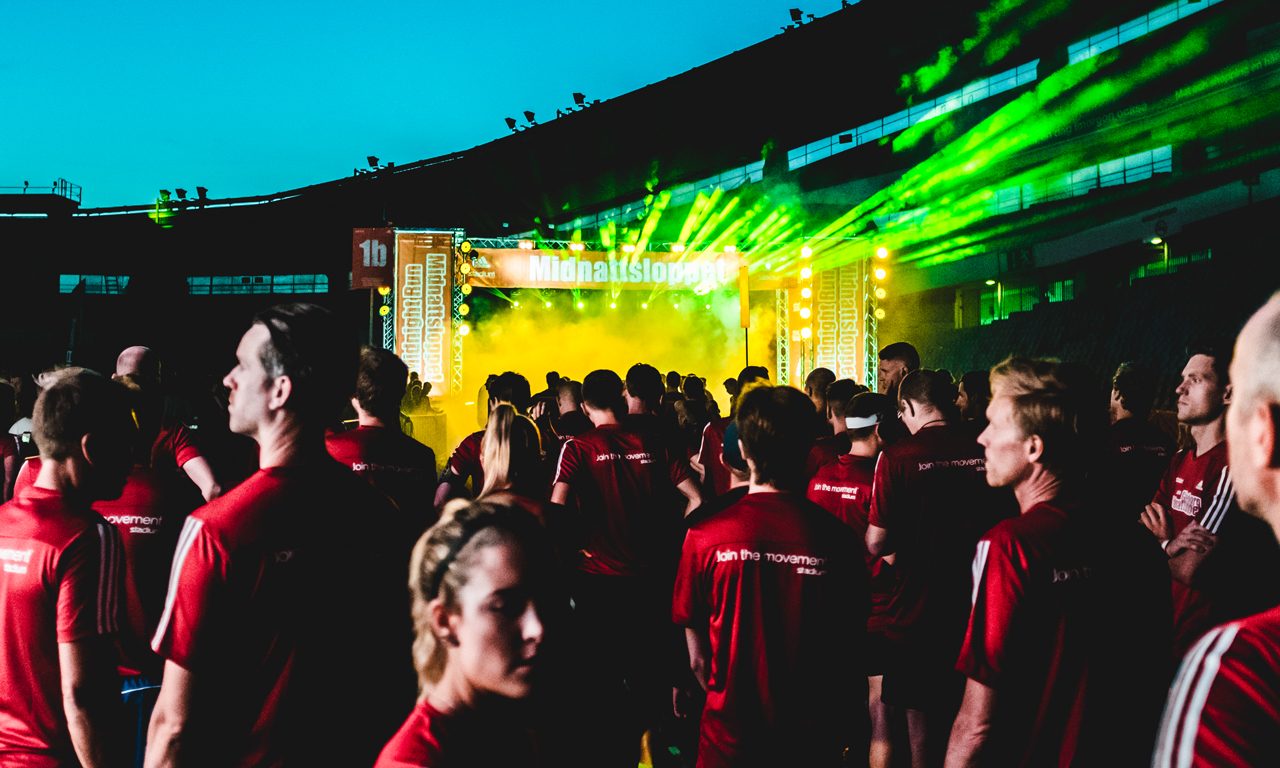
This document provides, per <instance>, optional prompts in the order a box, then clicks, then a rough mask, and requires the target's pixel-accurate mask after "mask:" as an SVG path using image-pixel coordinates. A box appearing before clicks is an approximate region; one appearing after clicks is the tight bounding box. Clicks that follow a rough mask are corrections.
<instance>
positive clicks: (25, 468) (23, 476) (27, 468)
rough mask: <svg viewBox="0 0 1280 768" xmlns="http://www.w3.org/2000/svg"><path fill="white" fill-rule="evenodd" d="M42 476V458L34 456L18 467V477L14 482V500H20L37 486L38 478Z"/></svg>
mask: <svg viewBox="0 0 1280 768" xmlns="http://www.w3.org/2000/svg"><path fill="white" fill-rule="evenodd" d="M39 474H40V457H39V456H32V457H31V458H29V459H27V460H26V461H24V462H22V466H20V467H18V477H17V479H15V480H14V482H13V498H15V499H16V498H18V496H20V495H22V494H23V493H25V492H26V491H27V489H28V488H32V487H34V486H35V484H36V476H37V475H39Z"/></svg>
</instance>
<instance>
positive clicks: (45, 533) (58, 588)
mask: <svg viewBox="0 0 1280 768" xmlns="http://www.w3.org/2000/svg"><path fill="white" fill-rule="evenodd" d="M123 570H124V560H123V557H122V553H121V550H120V539H119V536H118V535H117V534H116V530H115V528H113V527H112V526H111V525H110V524H108V523H107V522H106V521H105V520H103V519H102V518H101V517H99V516H98V515H97V514H95V513H94V512H93V511H91V510H88V509H77V508H74V507H71V506H69V505H67V503H66V502H65V501H64V500H63V498H62V496H61V495H60V494H58V493H57V492H56V491H50V490H45V489H43V488H29V489H27V490H26V491H25V492H24V493H23V495H22V497H21V498H18V499H16V500H14V501H10V502H9V503H7V504H5V505H3V506H0V681H3V682H0V764H3V765H22V766H42V767H43V766H51V767H52V766H64V765H76V764H77V762H76V757H75V752H74V750H73V748H72V746H71V738H70V735H69V734H68V731H67V721H66V716H65V715H64V713H63V709H62V690H61V687H60V684H59V682H60V680H61V666H60V665H59V662H58V643H70V642H75V641H77V640H84V639H87V638H91V637H95V636H99V635H111V634H114V633H115V632H116V629H117V622H118V615H119V599H120V581H121V577H122V575H123V573H122V572H123Z"/></svg>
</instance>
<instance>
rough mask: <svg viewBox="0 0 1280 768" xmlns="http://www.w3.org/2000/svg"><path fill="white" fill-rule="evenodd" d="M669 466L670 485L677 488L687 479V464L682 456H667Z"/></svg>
mask: <svg viewBox="0 0 1280 768" xmlns="http://www.w3.org/2000/svg"><path fill="white" fill-rule="evenodd" d="M668 459H669V460H670V464H671V484H672V485H675V486H678V485H680V484H681V483H683V482H684V481H685V480H688V479H689V462H688V460H687V459H685V458H684V457H683V456H669V457H668Z"/></svg>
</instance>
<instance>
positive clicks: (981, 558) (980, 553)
mask: <svg viewBox="0 0 1280 768" xmlns="http://www.w3.org/2000/svg"><path fill="white" fill-rule="evenodd" d="M990 551H991V542H990V541H987V540H986V539H983V540H981V541H979V542H978V548H977V549H976V550H975V551H974V553H973V597H971V598H970V599H969V605H970V606H974V605H977V604H978V585H979V584H981V583H982V573H983V571H985V570H986V569H987V553H988V552H990Z"/></svg>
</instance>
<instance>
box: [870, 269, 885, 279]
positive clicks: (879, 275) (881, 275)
mask: <svg viewBox="0 0 1280 768" xmlns="http://www.w3.org/2000/svg"><path fill="white" fill-rule="evenodd" d="M872 274H873V275H875V276H876V279H877V280H883V279H885V278H886V277H888V276H889V273H888V271H886V270H885V268H884V267H876V271H875V272H872Z"/></svg>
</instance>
